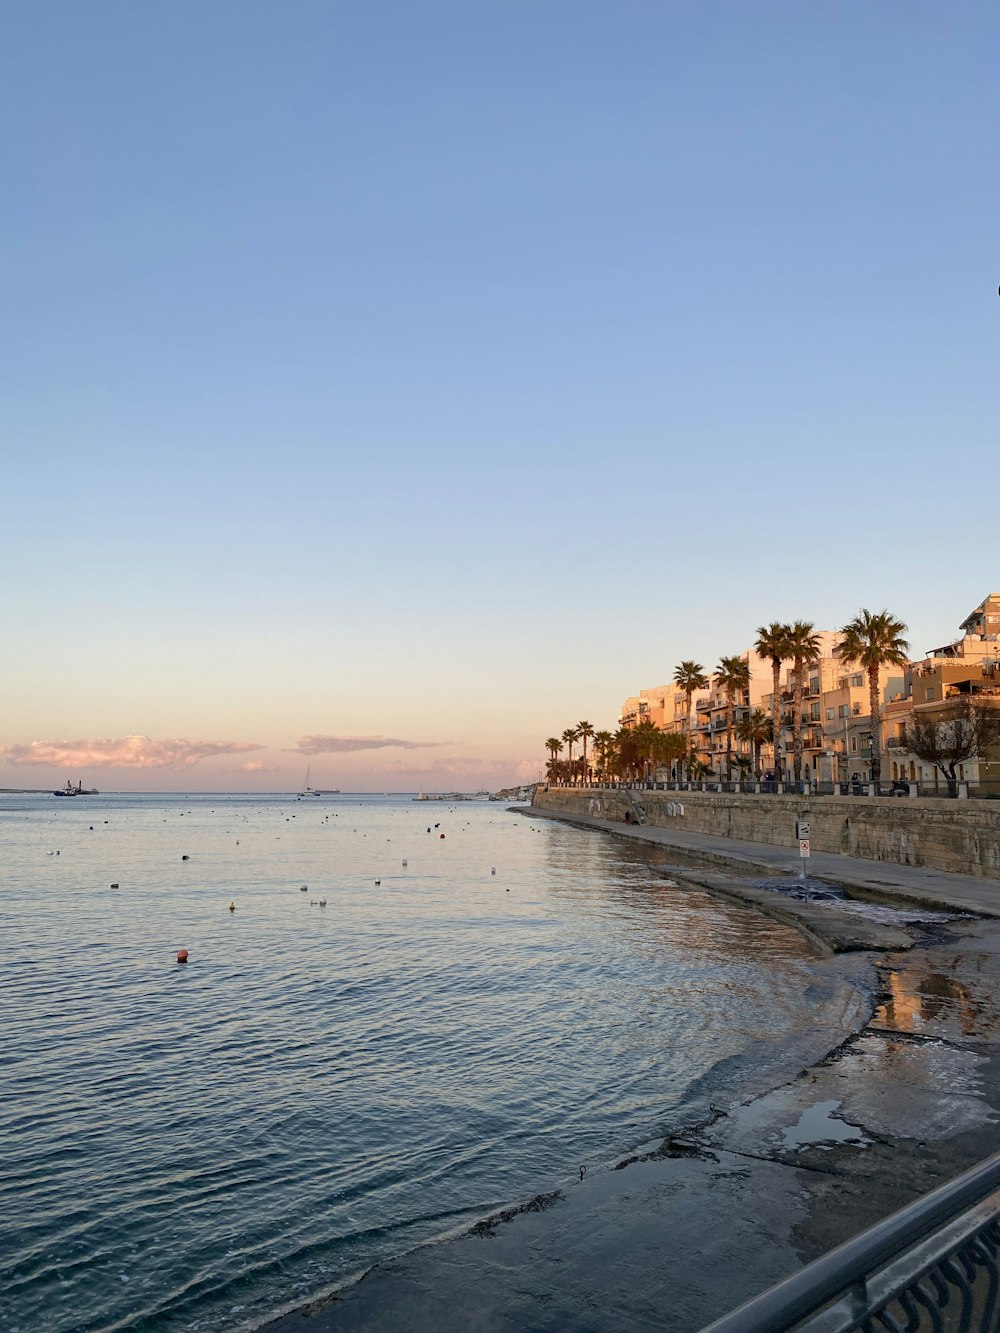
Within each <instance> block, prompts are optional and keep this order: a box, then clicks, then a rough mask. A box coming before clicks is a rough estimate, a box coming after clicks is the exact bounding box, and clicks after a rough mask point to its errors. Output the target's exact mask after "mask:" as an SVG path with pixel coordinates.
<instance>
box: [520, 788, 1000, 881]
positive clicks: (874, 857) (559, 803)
mask: <svg viewBox="0 0 1000 1333" xmlns="http://www.w3.org/2000/svg"><path fill="white" fill-rule="evenodd" d="M533 804H534V805H537V806H539V807H540V808H541V809H544V810H553V811H559V810H563V811H565V812H566V813H567V814H579V815H598V816H599V817H601V818H603V819H610V820H613V821H615V822H618V823H626V822H641V823H643V824H653V825H655V826H658V827H660V828H679V829H686V830H687V831H688V832H690V833H707V834H710V835H711V836H713V837H716V838H744V839H746V840H747V841H748V842H765V843H771V844H772V845H775V846H782V845H783V846H786V847H787V846H790V845H793V844H794V842H795V821H796V819H797V818H799V817H800V816H801V815H804V814H807V815H808V819H809V824H810V843H811V846H812V848H813V850H815V851H817V852H841V853H843V854H844V855H846V856H860V857H863V858H864V859H866V860H869V861H891V862H893V863H894V864H896V865H907V866H929V867H930V868H931V869H933V870H950V871H953V872H955V873H957V874H962V875H978V876H980V877H981V878H984V879H1000V801H996V802H993V801H975V800H972V801H955V800H935V799H933V798H929V797H919V798H910V799H907V798H905V797H903V798H894V799H882V800H880V799H879V798H877V797H865V796H812V797H808V798H806V797H800V796H749V795H747V796H743V795H740V796H736V795H729V794H723V793H716V792H688V791H627V790H619V789H616V788H598V787H594V788H584V789H581V788H572V787H550V788H543V787H539V788H537V790H536V792H535V798H534V802H533ZM626 813H627V814H628V819H627V820H626Z"/></svg>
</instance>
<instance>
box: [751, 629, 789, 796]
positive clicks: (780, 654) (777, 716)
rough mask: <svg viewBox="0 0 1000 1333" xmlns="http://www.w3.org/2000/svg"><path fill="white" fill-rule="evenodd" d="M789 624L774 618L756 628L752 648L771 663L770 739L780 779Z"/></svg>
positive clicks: (765, 660)
mask: <svg viewBox="0 0 1000 1333" xmlns="http://www.w3.org/2000/svg"><path fill="white" fill-rule="evenodd" d="M790 633H791V626H790V625H784V624H782V623H781V622H780V621H777V620H774V621H772V622H771V624H770V625H761V626H760V628H759V629H758V630H757V642H756V643H755V644H754V648H755V650H756V652H757V656H758V657H759V658H760V659H761V661H762V662H767V661H770V663H771V690H772V693H771V739H772V740H773V742H774V780H775V782H780V781H781V757H780V750H781V664H782V662H784V661H785V660H786V659H787V658H789V657H791V655H792V654H791V652H790V650H789V644H788V637H789V634H790Z"/></svg>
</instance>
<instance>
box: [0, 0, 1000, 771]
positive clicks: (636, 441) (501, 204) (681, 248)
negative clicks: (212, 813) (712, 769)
mask: <svg viewBox="0 0 1000 1333" xmlns="http://www.w3.org/2000/svg"><path fill="white" fill-rule="evenodd" d="M2 22H3V31H2V35H0V162H2V178H0V308H2V311H3V318H2V320H0V440H2V445H3V470H2V473H0V476H2V492H0V494H2V498H3V505H2V514H3V522H2V524H0V558H2V561H3V569H4V574H5V577H4V589H5V596H4V603H5V605H4V608H3V623H2V632H0V785H2V786H26V787H44V786H48V785H51V784H52V783H54V782H57V781H58V782H60V783H61V782H63V781H65V778H66V777H67V776H73V777H74V779H75V778H76V777H77V776H80V777H82V778H83V779H84V781H85V783H86V784H87V785H91V784H93V785H96V786H98V787H101V788H102V789H105V788H106V789H107V790H115V789H121V790H129V789H145V790H172V789H182V790H195V789H203V790H217V789H225V790H236V789H249V790H262V791H266V790H276V789H288V788H290V787H294V786H295V785H296V784H297V783H301V781H302V780H303V778H304V775H305V769H306V767H307V765H308V766H309V767H310V770H311V782H312V785H314V786H328V787H329V786H337V787H341V788H343V789H345V790H410V789H414V788H416V787H417V785H418V784H421V783H422V784H423V785H424V787H425V788H426V789H428V790H432V789H440V788H445V789H450V788H452V787H456V786H457V787H462V788H465V789H469V788H476V787H478V786H487V787H491V788H492V787H496V786H498V785H501V784H503V783H507V782H512V781H514V780H516V779H518V778H534V777H535V776H537V773H538V771H539V770H540V768H541V767H542V765H543V764H544V760H545V758H546V754H545V751H544V748H543V741H544V739H545V737H547V736H549V735H550V734H552V733H553V732H556V733H558V732H560V731H562V730H563V729H564V728H565V727H567V726H570V725H572V724H573V723H575V722H576V721H578V720H579V719H581V718H587V719H589V720H590V721H591V722H592V723H593V724H594V725H595V726H597V727H602V726H612V725H613V724H614V721H615V719H616V716H617V712H618V708H619V706H620V704H621V702H622V700H623V699H624V698H625V697H626V696H627V695H629V694H631V693H634V692H636V691H637V690H638V689H639V688H641V687H644V686H648V685H654V684H657V683H659V682H661V681H664V680H667V679H669V677H670V675H671V673H672V671H673V668H674V666H675V665H676V664H677V662H679V661H680V660H681V659H683V658H694V659H696V660H698V661H700V662H702V663H704V664H705V665H707V666H711V665H713V664H714V663H715V662H716V661H717V660H718V658H719V656H720V655H721V654H723V653H733V652H737V651H740V650H742V649H745V648H746V647H748V646H749V645H750V643H751V642H752V640H753V637H754V631H755V628H756V626H757V625H759V624H761V623H762V622H764V621H771V620H774V619H794V618H802V619H807V620H811V621H813V622H814V623H815V624H816V625H817V626H818V627H820V628H836V627H837V626H839V625H841V624H843V623H844V621H845V620H848V619H850V618H851V617H852V616H853V615H854V614H855V613H856V612H857V611H858V610H859V609H860V608H861V607H862V606H865V607H869V608H871V609H873V610H875V609H880V608H882V607H887V608H888V609H890V610H891V611H893V612H894V613H895V614H897V615H898V616H900V617H901V618H902V619H903V620H904V621H906V622H907V623H908V624H909V625H910V628H911V635H910V638H911V643H912V647H913V650H914V652H915V654H918V655H919V654H921V653H923V652H924V651H925V650H926V649H927V648H930V647H932V646H934V645H936V644H938V643H941V642H944V641H946V640H947V639H949V638H951V637H953V636H955V635H956V634H957V630H958V623H959V621H960V620H961V619H963V618H964V616H965V615H966V614H967V613H968V612H969V611H970V610H971V609H972V607H973V606H974V605H976V604H977V603H978V602H979V601H981V600H982V598H983V597H984V596H985V595H986V594H987V593H988V592H990V591H991V590H993V589H995V588H1000V560H998V558H997V548H998V531H997V526H996V519H995V510H996V494H997V489H996V488H997V480H998V462H997V458H998V449H997V445H998V440H1000V431H998V425H1000V421H998V406H997V366H998V360H1000V300H998V299H997V285H998V282H1000V253H998V236H1000V229H998V220H1000V219H998V214H1000V207H998V205H1000V171H998V160H997V159H998V154H997V146H998V143H1000V135H998V131H1000V95H998V91H997V79H996V57H997V51H998V50H1000V7H998V6H997V5H996V4H995V3H994V2H993V0H990V2H989V3H962V2H961V0H938V2H937V3H935V2H933V0H898V2H893V0H856V2H852V0H839V2H838V3H836V4H834V3H818V2H817V3H801V2H800V0H796V2H795V3H792V2H791V0H789V2H788V3H771V2H769V0H754V2H753V3H749V2H748V0H738V2H737V0H730V2H728V3H727V2H726V0H715V2H714V3H712V4H706V3H704V0H690V2H689V3H681V2H675V0H603V2H602V3H596V2H594V0H421V2H420V3H415V2H414V0H396V2H394V3H393V2H389V0H353V2H348V0H340V2H338V0H295V3H294V4H279V3H274V2H273V0H272V2H269V3H266V4H264V3H257V2H255V0H212V3H210V4H206V3H203V0H170V3H169V4H159V5H154V4H135V3H132V0H116V2H114V3H111V2H110V0H88V3H86V4H81V3H79V0H48V2H46V0H7V3H6V4H5V5H4V12H3V21H2ZM128 738H132V739H128ZM386 742H389V743H386Z"/></svg>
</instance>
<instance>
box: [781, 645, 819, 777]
mask: <svg viewBox="0 0 1000 1333" xmlns="http://www.w3.org/2000/svg"><path fill="white" fill-rule="evenodd" d="M813 628H814V627H813V625H812V624H811V623H810V622H809V621H808V620H796V622H795V624H794V625H790V626H789V629H788V655H789V657H790V658H791V659H792V680H793V685H792V689H793V691H794V694H793V703H792V766H793V770H794V775H795V781H796V782H800V781H801V779H802V673H803V671H804V670H805V668H806V664H807V663H809V662H815V661H816V659H817V658H818V657H819V647H820V645H819V635H818V634H814V633H813Z"/></svg>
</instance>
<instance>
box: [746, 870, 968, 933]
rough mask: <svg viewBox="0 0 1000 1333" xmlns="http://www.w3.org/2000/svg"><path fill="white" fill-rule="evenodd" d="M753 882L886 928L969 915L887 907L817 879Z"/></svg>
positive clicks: (930, 924)
mask: <svg viewBox="0 0 1000 1333" xmlns="http://www.w3.org/2000/svg"><path fill="white" fill-rule="evenodd" d="M751 883H752V884H753V886H754V888H755V889H766V890H767V892H768V893H779V894H780V895H781V896H782V897H783V898H794V899H795V900H796V901H797V902H808V903H815V904H816V906H817V907H822V906H824V905H829V906H831V907H836V908H837V911H838V912H849V913H850V914H851V915H852V916H859V917H863V918H864V919H865V920H866V921H877V922H879V923H880V924H881V925H884V926H907V925H911V926H919V925H925V926H939V925H943V924H944V923H945V922H946V921H958V920H961V919H964V918H965V917H967V916H968V913H966V912H932V911H931V910H930V909H929V908H923V907H885V906H883V905H882V904H880V903H869V902H865V901H864V899H861V898H849V897H848V896H847V894H846V893H845V891H844V890H843V889H842V888H841V887H840V886H839V885H837V884H827V883H826V882H825V881H823V880H817V879H804V880H803V879H757V880H752V881H751Z"/></svg>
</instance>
